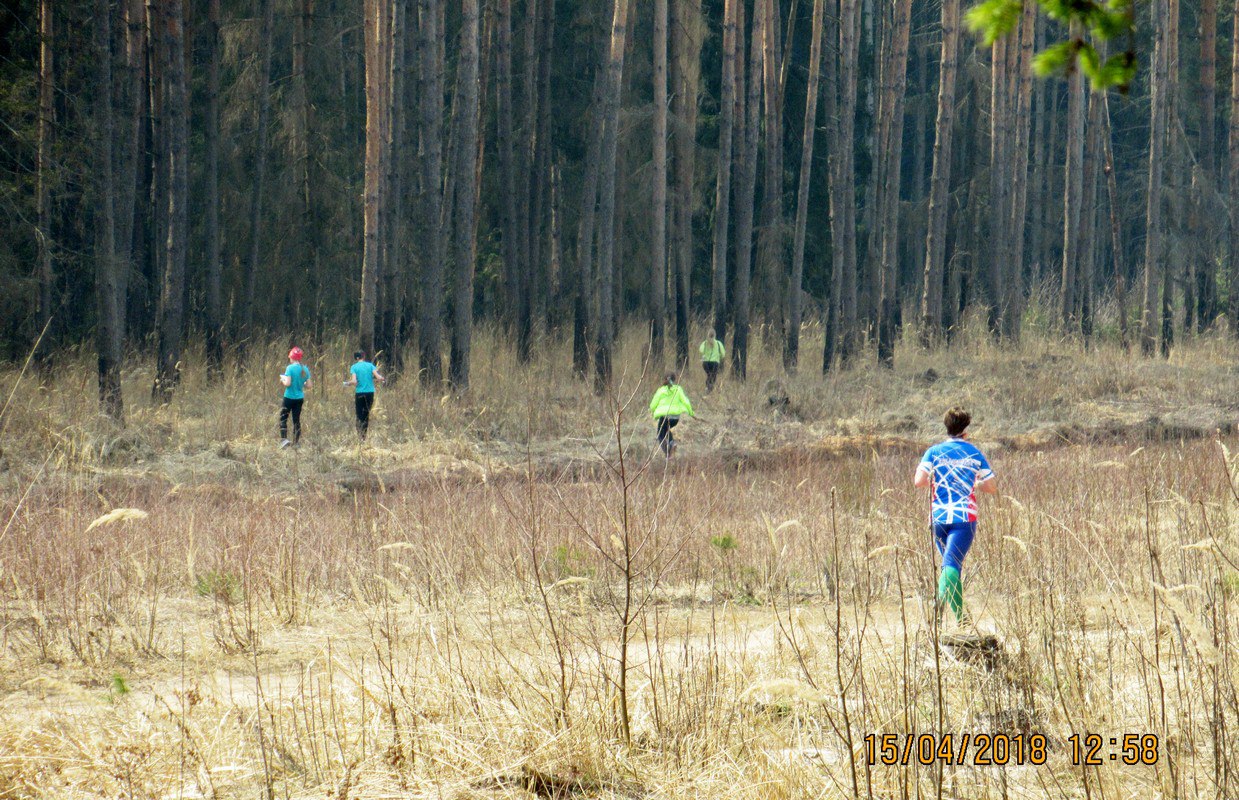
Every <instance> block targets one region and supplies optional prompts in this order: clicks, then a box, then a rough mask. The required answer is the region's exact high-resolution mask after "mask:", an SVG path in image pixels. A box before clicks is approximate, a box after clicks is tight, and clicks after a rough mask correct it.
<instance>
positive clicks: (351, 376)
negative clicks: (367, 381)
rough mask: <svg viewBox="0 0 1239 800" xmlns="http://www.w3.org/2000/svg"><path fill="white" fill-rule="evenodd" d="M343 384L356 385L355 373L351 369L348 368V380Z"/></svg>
mask: <svg viewBox="0 0 1239 800" xmlns="http://www.w3.org/2000/svg"><path fill="white" fill-rule="evenodd" d="M344 385H345V386H356V385H357V375H356V374H355V373H353V371H352V370H349V373H348V380H346V381H345V382H344Z"/></svg>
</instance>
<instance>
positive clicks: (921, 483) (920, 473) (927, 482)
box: [912, 464, 933, 489]
mask: <svg viewBox="0 0 1239 800" xmlns="http://www.w3.org/2000/svg"><path fill="white" fill-rule="evenodd" d="M912 485H913V486H915V487H916V488H918V489H928V488H929V487H930V486H932V485H933V479H932V478H931V477H930V475H929V470H927V469H925V465H924V464H921V465H918V466H917V468H916V474H915V475H913V476H912Z"/></svg>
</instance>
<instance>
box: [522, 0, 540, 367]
mask: <svg viewBox="0 0 1239 800" xmlns="http://www.w3.org/2000/svg"><path fill="white" fill-rule="evenodd" d="M541 27H542V25H541V19H540V14H539V11H538V0H526V2H525V32H524V44H525V58H524V67H525V75H524V81H523V86H524V90H525V91H524V97H523V98H522V105H523V107H522V109H521V110H522V111H523V112H524V120H523V122H522V124H521V140H522V141H521V146H520V147H519V148H518V150H517V154H518V160H517V166H516V169H517V174H518V175H519V176H521V177H520V180H519V181H518V183H517V186H516V189H517V200H516V203H517V208H518V209H519V210H518V213H517V226H516V248H517V266H518V270H517V279H518V281H517V282H518V299H519V301H520V303H519V304H518V305H517V307H516V355H517V359H518V360H519V361H520V363H522V364H527V363H529V360H530V358H531V357H532V352H531V350H532V347H533V306H534V298H533V294H534V292H535V291H536V290H537V287H538V273H539V272H541V268H542V265H541V264H539V263H538V260H537V258H536V257H535V254H534V249H535V244H536V242H537V241H538V236H539V232H540V222H541V220H540V218H539V216H538V214H537V210H536V202H535V195H536V194H537V190H536V188H535V187H536V186H537V184H538V183H539V181H540V176H539V175H538V174H537V173H536V171H535V165H536V164H537V163H538V135H537V125H538V103H539V99H538V61H539V58H538V53H539V50H538V47H537V42H538V36H539V30H540V28H541Z"/></svg>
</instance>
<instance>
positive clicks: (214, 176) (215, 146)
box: [203, 0, 224, 379]
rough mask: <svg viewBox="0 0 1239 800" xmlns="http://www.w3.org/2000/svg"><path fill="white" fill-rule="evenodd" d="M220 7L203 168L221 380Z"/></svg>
mask: <svg viewBox="0 0 1239 800" xmlns="http://www.w3.org/2000/svg"><path fill="white" fill-rule="evenodd" d="M219 6H220V0H208V2H207V24H206V32H205V36H206V49H207V56H206V58H207V75H206V120H205V127H204V130H203V139H204V141H205V144H206V159H205V164H204V170H203V173H204V174H203V182H204V184H205V188H206V192H205V194H206V198H205V204H206V209H205V236H206V265H205V266H206V355H207V371H208V373H209V374H210V376H211V377H212V378H213V379H218V378H219V377H220V376H221V375H222V374H223V369H224V338H223V324H224V317H223V308H224V287H223V281H224V265H223V260H222V258H221V255H220V230H219V66H220V37H219V20H220V15H219Z"/></svg>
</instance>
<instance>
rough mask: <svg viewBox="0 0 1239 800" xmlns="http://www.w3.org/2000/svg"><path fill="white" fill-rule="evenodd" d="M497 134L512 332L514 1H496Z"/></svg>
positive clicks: (515, 293) (515, 300)
mask: <svg viewBox="0 0 1239 800" xmlns="http://www.w3.org/2000/svg"><path fill="white" fill-rule="evenodd" d="M495 62H496V63H495V136H496V147H497V149H498V152H499V198H500V199H499V211H500V216H499V227H500V235H501V237H502V241H503V250H502V251H501V252H502V253H503V287H504V289H503V294H504V304H503V307H504V313H503V322H504V324H505V325H506V326H507V328H508V330H509V331H511V330H512V329H513V328H514V327H515V324H516V315H517V309H518V308H520V302H521V301H520V279H519V274H518V271H519V269H520V266H519V264H518V263H517V255H516V247H517V243H516V163H515V162H516V146H515V143H514V142H513V139H512V0H496V3H495Z"/></svg>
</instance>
